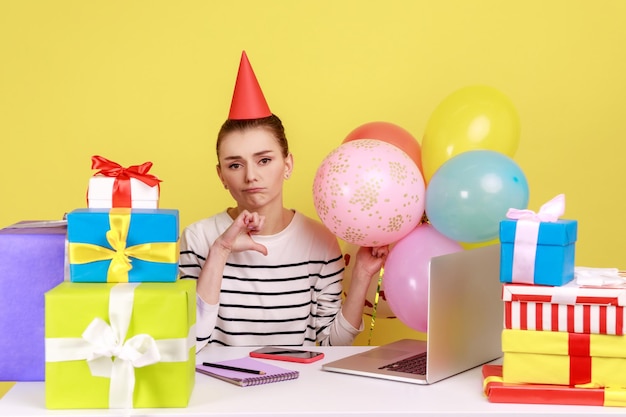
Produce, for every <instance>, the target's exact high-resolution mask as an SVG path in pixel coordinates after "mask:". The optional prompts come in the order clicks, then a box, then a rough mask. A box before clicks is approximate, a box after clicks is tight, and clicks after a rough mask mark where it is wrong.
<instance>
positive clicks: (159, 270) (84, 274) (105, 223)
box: [67, 208, 179, 282]
mask: <svg viewBox="0 0 626 417" xmlns="http://www.w3.org/2000/svg"><path fill="white" fill-rule="evenodd" d="M178 234H179V220H178V210H174V209H130V208H112V209H76V210H74V211H72V212H70V213H69V214H68V215H67V237H68V242H69V245H68V258H69V266H70V281H72V282H174V281H176V280H177V278H178V256H179V249H178Z"/></svg>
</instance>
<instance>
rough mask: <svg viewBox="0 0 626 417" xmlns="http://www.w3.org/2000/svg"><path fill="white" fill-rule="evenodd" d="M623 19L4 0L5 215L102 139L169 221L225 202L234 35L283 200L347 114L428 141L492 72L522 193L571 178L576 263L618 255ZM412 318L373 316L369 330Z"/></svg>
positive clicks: (24, 206)
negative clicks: (284, 152)
mask: <svg viewBox="0 0 626 417" xmlns="http://www.w3.org/2000/svg"><path fill="white" fill-rule="evenodd" d="M624 21H626V2H624V1H621V0H613V1H611V0H599V1H593V2H592V1H588V0H552V1H544V0H525V1H501V0H485V1H466V0H458V1H453V0H443V1H432V0H405V1H397V0H390V1H386V2H380V1H369V0H366V1H363V0H359V1H357V0H344V1H330V0H320V1H315V2H312V1H274V2H271V1H185V0H182V1H162V0H145V1H127V0H124V1H117V0H108V1H86V0H74V1H70V0H55V1H32V0H31V1H22V0H3V1H2V2H0V139H1V141H2V142H1V143H2V149H1V151H0V198H2V204H1V206H0V207H1V209H0V226H6V225H9V224H11V223H14V222H16V221H19V220H24V219H29V220H32V219H58V218H60V217H61V216H62V215H63V213H65V212H67V211H70V210H72V209H74V208H78V207H85V206H86V202H85V192H86V188H87V182H88V178H89V176H90V175H91V174H92V173H93V171H92V170H91V169H90V164H91V162H90V158H91V156H92V155H95V154H99V155H103V156H105V157H107V158H109V159H113V160H115V161H117V162H119V163H121V164H122V165H125V166H127V165H132V164H139V163H142V162H144V161H152V162H154V167H153V169H152V173H154V174H155V175H157V176H159V177H160V178H161V179H162V180H163V183H162V188H161V207H162V208H178V209H179V210H180V213H181V227H184V226H186V225H188V224H189V223H191V222H192V221H195V220H197V219H200V218H202V217H206V216H208V215H210V214H213V213H214V212H216V211H219V210H221V209H223V208H224V207H225V206H227V205H229V204H231V199H230V196H229V195H228V194H227V192H226V191H225V190H223V189H222V187H221V186H220V183H219V181H218V180H217V177H216V175H215V163H216V158H215V152H214V143H215V134H216V132H217V129H218V127H219V126H220V124H221V123H222V122H223V121H224V119H225V118H226V116H227V113H228V109H229V105H230V97H231V94H232V89H233V85H234V79H235V76H236V72H237V67H238V64H239V57H240V54H241V51H242V50H243V49H245V50H246V51H247V52H248V56H249V58H250V60H251V62H252V65H253V67H254V69H255V72H256V74H257V77H258V78H259V81H260V83H261V86H262V88H263V90H264V92H265V95H266V98H267V100H268V102H269V104H270V107H271V109H272V110H273V111H274V112H275V113H276V114H278V115H279V116H281V118H282V119H283V121H284V122H285V125H286V127H287V134H288V137H289V139H290V142H291V147H292V150H293V152H294V154H295V160H296V168H295V172H294V176H293V177H292V179H290V180H289V182H288V183H287V197H286V204H287V205H288V206H290V207H295V208H297V209H299V210H301V211H303V212H304V213H305V214H308V215H311V216H314V217H315V216H316V214H315V210H314V207H313V203H312V193H311V185H312V182H313V178H314V175H315V170H316V169H317V167H318V166H319V164H320V162H321V161H322V160H323V158H324V157H325V156H326V155H327V154H328V153H329V152H330V151H331V150H332V149H333V148H335V147H336V146H338V145H339V144H340V143H341V141H342V140H343V138H344V137H345V135H346V134H347V133H348V132H350V131H351V130H352V129H354V128H355V127H357V126H359V125H361V124H363V123H367V122H370V121H377V120H382V121H388V122H392V123H395V124H398V125H400V126H402V127H404V128H405V129H407V130H409V131H410V132H411V133H412V134H413V135H414V136H415V137H416V138H417V139H418V140H420V141H421V136H422V134H423V131H424V129H425V126H426V123H427V121H428V118H429V116H430V114H431V113H432V112H433V111H434V109H435V108H436V106H437V105H438V104H439V103H440V102H441V100H443V99H444V98H445V97H446V96H447V95H449V94H450V93H452V92H453V91H455V90H457V89H459V88H461V87H464V86H468V85H474V84H487V85H490V86H493V87H495V88H497V89H499V90H500V91H502V92H503V93H505V94H506V95H507V96H508V97H509V98H510V99H511V100H512V102H513V103H514V105H515V107H516V109H517V111H518V113H519V115H520V120H521V126H522V130H521V132H522V133H521V142H520V146H519V149H518V151H517V153H516V155H515V157H514V159H515V161H516V162H517V163H518V164H519V165H520V167H521V168H522V170H523V171H524V172H525V174H526V177H527V179H528V182H529V184H530V204H529V208H531V209H534V210H537V209H538V208H539V206H540V205H541V204H543V203H544V202H545V201H547V200H549V199H550V198H552V197H554V196H555V195H556V194H559V193H565V195H566V198H567V208H566V213H565V216H564V217H566V218H574V219H578V221H579V239H578V243H577V247H576V251H577V252H576V263H577V265H585V266H598V267H600V266H601V267H619V268H626V259H625V258H624V256H623V255H624V249H625V247H626V244H625V243H624V239H625V237H626V225H625V223H624V220H623V217H624V216H623V212H624V210H625V209H626V206H625V205H624V204H623V202H624V197H623V193H624V188H625V187H624V185H625V182H626V164H625V162H624V159H625V156H624V154H625V152H624V151H626V145H624V141H625V140H626V123H625V119H626V118H625V105H624V97H625V96H626V75H625V74H626V55H625V53H624V48H625V46H626V25H624ZM366 327H369V319H367V320H366ZM412 333H413V331H412V330H410V329H408V328H406V327H405V326H404V325H403V324H402V323H399V322H398V320H394V319H387V320H383V319H379V320H378V321H377V322H376V323H375V328H374V332H373V338H372V339H371V341H372V342H373V343H374V344H377V343H379V342H382V341H385V340H387V339H395V338H398V337H400V336H405V335H411V334H412ZM357 342H358V343H368V342H370V339H369V332H368V331H366V332H364V333H363V334H362V335H361V336H360V337H359V339H358V341H357Z"/></svg>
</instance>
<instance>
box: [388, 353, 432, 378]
mask: <svg viewBox="0 0 626 417" xmlns="http://www.w3.org/2000/svg"><path fill="white" fill-rule="evenodd" d="M378 369H386V370H388V371H395V372H404V373H407V374H415V375H426V352H422V353H418V354H417V355H415V356H411V357H408V358H405V359H401V360H399V361H397V362H393V363H390V364H388V365H384V366H381V367H380V368H378Z"/></svg>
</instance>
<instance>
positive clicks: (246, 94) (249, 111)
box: [228, 51, 272, 120]
mask: <svg viewBox="0 0 626 417" xmlns="http://www.w3.org/2000/svg"><path fill="white" fill-rule="evenodd" d="M271 115H272V112H271V111H270V108H269V106H268V105H267V102H266V101H265V96H263V91H261V87H260V86H259V82H258V81H257V79H256V76H255V75H254V71H253V70H252V66H251V65H250V61H248V56H247V55H246V51H243V52H242V53H241V62H240V63H239V72H238V73H237V82H236V83H235V91H234V92H233V101H232V102H231V104H230V113H229V114H228V118H229V119H231V120H246V119H260V118H263V117H269V116H271Z"/></svg>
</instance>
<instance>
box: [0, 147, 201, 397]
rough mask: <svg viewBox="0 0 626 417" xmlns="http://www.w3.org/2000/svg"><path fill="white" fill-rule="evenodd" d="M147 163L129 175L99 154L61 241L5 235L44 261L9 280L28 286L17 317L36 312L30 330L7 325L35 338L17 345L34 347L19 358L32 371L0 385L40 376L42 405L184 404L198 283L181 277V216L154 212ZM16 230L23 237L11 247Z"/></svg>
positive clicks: (155, 194)
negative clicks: (43, 395)
mask: <svg viewBox="0 0 626 417" xmlns="http://www.w3.org/2000/svg"><path fill="white" fill-rule="evenodd" d="M151 165H152V164H151V163H145V164H143V165H137V166H131V167H128V168H124V167H122V166H120V165H118V164H116V163H114V162H112V161H109V160H107V159H105V158H102V157H99V156H94V157H93V158H92V168H94V169H98V170H99V171H98V172H97V173H96V175H94V176H93V177H91V178H90V180H89V187H88V194H87V201H88V204H87V206H88V208H79V209H76V210H73V211H71V212H70V213H68V214H67V233H65V228H57V229H54V230H52V229H47V228H38V229H32V228H31V229H26V228H21V229H14V228H9V229H6V230H8V232H5V233H7V234H9V235H11V236H12V240H10V241H7V242H8V243H6V245H4V246H10V247H11V248H12V249H14V251H15V252H17V253H20V254H24V253H29V254H30V253H32V252H31V247H34V248H36V249H37V251H38V253H41V254H43V253H45V254H46V257H44V259H43V260H42V262H44V264H43V266H42V267H38V266H37V267H36V268H35V269H34V271H33V269H31V264H28V265H25V264H21V265H19V264H18V265H16V267H15V268H14V269H17V270H19V272H18V273H16V274H14V276H15V278H16V281H18V282H19V278H23V281H24V280H25V281H26V282H22V283H21V285H22V288H21V289H20V290H19V291H18V290H15V291H13V295H12V296H14V297H16V299H15V300H13V302H14V304H16V311H17V312H16V313H15V314H16V315H19V314H23V315H24V316H26V313H27V312H28V311H30V310H36V311H37V313H38V314H39V313H40V312H41V313H43V314H40V315H38V316H37V317H35V319H36V320H38V321H39V322H38V323H34V324H32V323H30V322H27V321H23V320H22V321H21V323H20V319H19V318H18V317H14V319H16V321H17V323H14V326H13V328H14V329H16V330H17V329H23V331H24V332H25V333H31V332H32V337H31V338H30V339H26V340H22V341H19V342H17V344H16V346H13V349H14V350H19V349H20V348H21V347H24V346H25V345H28V344H29V343H32V344H33V346H34V349H35V350H36V351H33V352H30V353H29V354H26V355H23V356H24V358H23V359H24V360H29V361H30V362H29V364H28V366H30V367H33V368H34V369H35V370H36V373H35V374H32V373H31V374H30V375H28V374H27V373H24V375H16V374H9V375H7V377H5V376H4V375H0V378H2V379H5V380H8V379H11V380H42V379H44V380H45V391H46V407H47V408H51V409H66V408H145V407H151V408H152V407H186V406H187V404H188V401H189V398H190V395H191V391H192V389H193V386H194V381H195V318H196V313H195V305H196V304H195V303H196V294H195V282H194V281H193V280H179V279H178V256H179V247H178V236H179V219H178V211H177V210H171V209H161V208H159V207H158V205H159V198H160V189H159V182H160V180H159V179H158V178H157V177H155V176H153V175H151V174H149V173H148V171H149V170H150V167H151ZM14 230H21V231H25V232H23V233H27V234H29V236H28V238H26V239H22V240H18V239H17V238H16V237H15V236H14V235H15V232H14ZM44 230H45V232H43V231H44ZM11 231H13V232H11ZM3 232H4V231H3ZM49 235H52V238H47V237H49ZM5 240H6V239H4V236H2V235H0V242H2V241H5ZM4 246H3V248H4ZM50 250H53V251H50ZM3 255H6V254H5V253H3ZM35 255H36V254H35ZM8 256H10V254H9V255H8ZM29 256H30V255H29ZM31 257H32V256H31ZM19 262H23V261H22V260H20V261H19ZM10 264H11V261H10V260H9V261H8V262H7V263H3V264H0V267H1V268H2V269H3V270H4V269H7V265H10ZM13 264H16V263H15V262H13ZM64 265H65V266H67V268H64ZM9 269H10V268H9ZM64 270H65V271H67V272H66V274H67V275H68V276H67V277H65V278H66V279H64ZM36 274H43V275H46V279H45V280H44V282H45V285H41V286H40V287H39V288H32V287H30V283H31V281H32V282H35V281H37V280H38V279H39V277H38V276H33V275H36ZM31 277H32V279H31ZM2 282H3V284H2V285H3V286H6V285H7V283H6V279H5V278H4V277H3V279H2ZM11 285H12V286H13V287H17V286H18V284H16V283H13V284H11ZM22 295H24V296H25V298H23V299H21V300H20V299H19V298H21V296H22ZM24 301H26V302H27V304H25V303H23V302H24ZM20 303H23V304H22V305H21V306H17V304H20ZM24 325H26V326H24ZM4 338H5V337H4V335H3V339H4ZM25 347H27V348H28V347H29V346H25ZM5 353H6V351H5ZM12 354H14V353H12ZM25 368H28V367H25ZM44 368H45V373H44V372H43V370H44Z"/></svg>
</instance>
